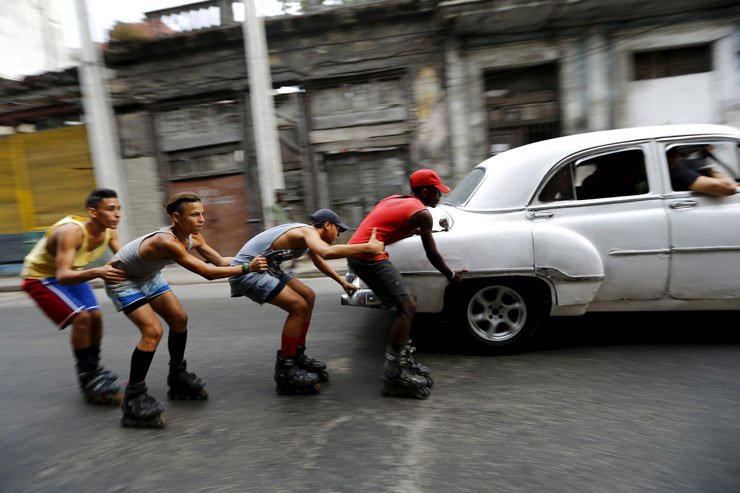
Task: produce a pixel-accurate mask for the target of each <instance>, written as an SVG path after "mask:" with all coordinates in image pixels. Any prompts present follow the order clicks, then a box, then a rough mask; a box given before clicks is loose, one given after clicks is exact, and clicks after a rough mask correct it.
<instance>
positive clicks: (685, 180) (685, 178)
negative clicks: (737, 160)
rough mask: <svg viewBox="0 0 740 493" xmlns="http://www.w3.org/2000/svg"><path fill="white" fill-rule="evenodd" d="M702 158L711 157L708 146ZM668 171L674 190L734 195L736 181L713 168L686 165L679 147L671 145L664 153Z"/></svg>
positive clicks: (722, 195)
mask: <svg viewBox="0 0 740 493" xmlns="http://www.w3.org/2000/svg"><path fill="white" fill-rule="evenodd" d="M703 156H704V158H705V159H706V158H712V157H713V155H712V153H711V149H710V148H709V146H707V147H705V148H704V150H703ZM666 157H667V159H668V172H669V173H670V175H671V187H673V190H675V191H677V192H678V191H686V190H691V191H693V192H700V193H706V194H709V195H717V196H720V197H728V196H730V195H735V192H736V191H737V182H736V181H735V180H734V179H732V178H730V177H729V176H727V175H725V174H722V173H720V172H718V171H716V170H715V169H714V168H711V167H710V168H706V167H705V168H696V167H692V166H688V165H687V163H685V162H684V161H683V160H682V156H681V148H680V147H671V148H670V149H669V150H668V152H667V153H666Z"/></svg>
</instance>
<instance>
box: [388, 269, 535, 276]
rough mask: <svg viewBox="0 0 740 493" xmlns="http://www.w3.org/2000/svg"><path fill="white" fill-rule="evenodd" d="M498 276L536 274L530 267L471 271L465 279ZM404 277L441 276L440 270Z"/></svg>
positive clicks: (412, 273) (413, 273)
mask: <svg viewBox="0 0 740 493" xmlns="http://www.w3.org/2000/svg"><path fill="white" fill-rule="evenodd" d="M489 274H490V275H496V276H501V275H505V274H517V275H521V274H534V269H532V268H530V267H518V268H514V269H506V268H503V269H469V270H468V271H467V272H466V273H465V274H464V275H463V277H480V276H481V275H489ZM401 275H402V276H409V277H416V276H418V277H421V276H441V275H442V273H440V272H439V271H438V270H427V271H416V272H401Z"/></svg>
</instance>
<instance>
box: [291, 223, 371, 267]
mask: <svg viewBox="0 0 740 493" xmlns="http://www.w3.org/2000/svg"><path fill="white" fill-rule="evenodd" d="M304 229H306V233H305V240H306V246H307V247H308V249H309V250H311V251H312V252H314V253H316V254H317V255H319V256H320V257H321V258H324V259H327V260H331V259H336V258H345V257H351V256H353V255H357V254H360V253H370V254H373V255H380V254H382V253H383V250H384V248H385V244H384V243H383V242H382V241H380V240H378V239H377V238H376V237H375V235H376V230H375V228H373V232H372V234H371V235H370V240H369V241H368V242H367V243H360V244H358V245H327V244H326V242H325V241H324V240H322V239H321V237H320V236H319V234H318V233H317V232H316V231H314V230H313V228H312V229H308V228H304Z"/></svg>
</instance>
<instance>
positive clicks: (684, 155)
mask: <svg viewBox="0 0 740 493" xmlns="http://www.w3.org/2000/svg"><path fill="white" fill-rule="evenodd" d="M666 162H667V163H668V172H669V175H670V178H671V188H672V189H673V190H674V191H677V192H680V191H686V190H689V186H690V185H691V183H693V181H694V180H696V178H697V177H698V176H713V175H714V174H715V173H719V174H722V175H726V176H729V177H730V178H734V179H736V180H737V179H738V178H740V142H737V141H732V140H730V141H713V142H693V143H681V144H676V145H668V146H666Z"/></svg>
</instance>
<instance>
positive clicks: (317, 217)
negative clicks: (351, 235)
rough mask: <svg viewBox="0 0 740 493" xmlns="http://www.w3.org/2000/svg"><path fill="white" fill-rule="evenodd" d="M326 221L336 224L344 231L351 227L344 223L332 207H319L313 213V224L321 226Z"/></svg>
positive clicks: (340, 230)
mask: <svg viewBox="0 0 740 493" xmlns="http://www.w3.org/2000/svg"><path fill="white" fill-rule="evenodd" d="M324 223H332V224H336V225H337V226H338V227H339V232H340V233H343V232H345V231H347V230H348V229H349V226H347V225H346V224H344V223H343V222H342V220H341V219H339V216H338V215H337V213H336V212H334V211H333V210H331V209H319V210H317V211H316V212H314V213H313V214H311V224H314V225H316V226H320V225H322V224H324Z"/></svg>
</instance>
